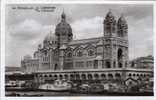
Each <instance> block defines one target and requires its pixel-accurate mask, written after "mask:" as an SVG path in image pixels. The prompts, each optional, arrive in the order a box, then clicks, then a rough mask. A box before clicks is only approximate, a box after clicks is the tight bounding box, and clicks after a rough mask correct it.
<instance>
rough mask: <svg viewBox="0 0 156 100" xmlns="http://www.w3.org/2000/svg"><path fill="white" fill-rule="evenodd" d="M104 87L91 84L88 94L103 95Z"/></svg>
mask: <svg viewBox="0 0 156 100" xmlns="http://www.w3.org/2000/svg"><path fill="white" fill-rule="evenodd" d="M103 92H104V86H103V85H102V84H91V86H90V89H89V93H94V94H95V93H103Z"/></svg>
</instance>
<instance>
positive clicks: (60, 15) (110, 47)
mask: <svg viewBox="0 0 156 100" xmlns="http://www.w3.org/2000/svg"><path fill="white" fill-rule="evenodd" d="M153 9H154V7H153V4H104V3H101V4H96V3H94V4H77V3H75V4H67V3H66V4H59V3H58V4H50V3H49V4H7V5H6V7H5V82H4V83H5V85H4V86H5V96H6V97H47V96H48V97H61V96H70V97H72V96H83V97H85V96H101V97H104V96H154V51H153V48H154V47H153V46H154V45H153V40H154V39H153V36H154V32H153V24H154V23H153V18H154V17H153V16H154V15H153Z"/></svg>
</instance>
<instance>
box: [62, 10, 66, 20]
mask: <svg viewBox="0 0 156 100" xmlns="http://www.w3.org/2000/svg"><path fill="white" fill-rule="evenodd" d="M61 18H62V21H65V20H66V14H65V12H64V9H63V12H62V15H61Z"/></svg>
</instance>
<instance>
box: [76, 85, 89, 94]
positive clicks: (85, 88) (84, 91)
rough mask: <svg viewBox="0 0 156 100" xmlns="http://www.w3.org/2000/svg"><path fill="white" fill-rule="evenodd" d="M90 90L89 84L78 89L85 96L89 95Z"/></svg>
mask: <svg viewBox="0 0 156 100" xmlns="http://www.w3.org/2000/svg"><path fill="white" fill-rule="evenodd" d="M89 89H90V85H89V84H81V85H80V86H79V87H78V91H79V92H80V93H85V94H88V93H89Z"/></svg>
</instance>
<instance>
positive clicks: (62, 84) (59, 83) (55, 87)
mask: <svg viewBox="0 0 156 100" xmlns="http://www.w3.org/2000/svg"><path fill="white" fill-rule="evenodd" d="M70 89H71V84H70V83H69V82H67V81H65V80H56V81H54V83H53V84H52V83H45V84H42V85H40V86H39V90H43V91H55V92H63V91H69V90H70Z"/></svg>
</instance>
